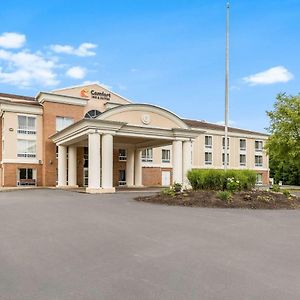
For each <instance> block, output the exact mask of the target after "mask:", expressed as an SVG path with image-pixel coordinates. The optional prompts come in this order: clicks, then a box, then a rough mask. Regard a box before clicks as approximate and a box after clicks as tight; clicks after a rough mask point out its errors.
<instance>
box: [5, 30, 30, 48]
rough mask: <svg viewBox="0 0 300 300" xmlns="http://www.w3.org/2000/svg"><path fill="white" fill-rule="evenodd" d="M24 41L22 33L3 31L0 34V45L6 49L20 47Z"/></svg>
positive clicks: (24, 37)
mask: <svg viewBox="0 0 300 300" xmlns="http://www.w3.org/2000/svg"><path fill="white" fill-rule="evenodd" d="M25 42H26V36H25V35H24V34H20V33H16V32H4V33H2V35H0V47H1V48H6V49H17V48H22V47H23V46H24V44H25Z"/></svg>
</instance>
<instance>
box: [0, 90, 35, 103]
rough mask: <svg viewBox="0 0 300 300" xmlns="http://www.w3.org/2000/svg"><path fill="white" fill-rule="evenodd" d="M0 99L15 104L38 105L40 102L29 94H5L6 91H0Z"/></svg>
mask: <svg viewBox="0 0 300 300" xmlns="http://www.w3.org/2000/svg"><path fill="white" fill-rule="evenodd" d="M0 100H1V102H3V101H4V102H7V103H15V104H23V105H24V104H25V105H28V104H29V105H40V103H39V102H38V101H37V100H36V98H35V97H30V96H22V95H16V94H7V93H0Z"/></svg>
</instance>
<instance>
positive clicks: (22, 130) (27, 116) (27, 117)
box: [17, 114, 36, 134]
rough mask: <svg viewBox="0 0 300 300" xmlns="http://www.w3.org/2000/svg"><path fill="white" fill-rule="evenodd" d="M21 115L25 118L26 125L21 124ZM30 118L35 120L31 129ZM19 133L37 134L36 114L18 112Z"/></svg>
mask: <svg viewBox="0 0 300 300" xmlns="http://www.w3.org/2000/svg"><path fill="white" fill-rule="evenodd" d="M20 117H22V118H25V120H26V121H25V123H26V125H25V127H24V128H22V126H20ZM29 118H30V119H33V120H34V128H30V129H29ZM17 132H18V133H19V134H36V116H32V115H21V114H18V130H17Z"/></svg>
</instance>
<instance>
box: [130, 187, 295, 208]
mask: <svg viewBox="0 0 300 300" xmlns="http://www.w3.org/2000/svg"><path fill="white" fill-rule="evenodd" d="M217 194H218V192H216V191H203V190H201V191H188V192H183V193H178V194H177V195H175V196H169V195H162V194H157V195H152V196H146V197H137V198H135V200H136V201H142V202H148V203H156V204H165V205H179V206H191V207H219V208H249V209H299V208H300V197H295V196H290V197H287V196H285V195H283V194H282V193H275V192H269V191H260V190H253V191H243V192H236V193H234V194H233V195H232V199H231V200H230V201H226V200H221V199H219V198H218V197H217Z"/></svg>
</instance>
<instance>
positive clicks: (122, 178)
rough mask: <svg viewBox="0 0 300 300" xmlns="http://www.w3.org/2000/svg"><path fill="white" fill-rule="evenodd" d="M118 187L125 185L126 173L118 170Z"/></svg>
mask: <svg viewBox="0 0 300 300" xmlns="http://www.w3.org/2000/svg"><path fill="white" fill-rule="evenodd" d="M119 185H126V171H125V170H119Z"/></svg>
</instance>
